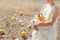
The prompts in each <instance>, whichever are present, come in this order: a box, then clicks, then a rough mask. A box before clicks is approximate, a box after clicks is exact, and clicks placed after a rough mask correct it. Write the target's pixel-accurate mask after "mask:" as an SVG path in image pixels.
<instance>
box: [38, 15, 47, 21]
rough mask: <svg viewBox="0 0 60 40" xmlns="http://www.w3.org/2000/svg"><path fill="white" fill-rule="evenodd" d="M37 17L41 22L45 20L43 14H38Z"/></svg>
mask: <svg viewBox="0 0 60 40" xmlns="http://www.w3.org/2000/svg"><path fill="white" fill-rule="evenodd" d="M37 19H38V20H40V21H41V22H46V18H45V17H44V16H43V15H38V17H37Z"/></svg>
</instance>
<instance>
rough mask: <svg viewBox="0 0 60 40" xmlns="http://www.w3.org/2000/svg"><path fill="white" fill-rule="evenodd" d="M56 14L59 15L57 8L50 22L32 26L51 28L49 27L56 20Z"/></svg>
mask: <svg viewBox="0 0 60 40" xmlns="http://www.w3.org/2000/svg"><path fill="white" fill-rule="evenodd" d="M58 13H59V8H57V9H56V10H55V12H54V14H53V17H52V21H51V22H48V23H40V24H37V25H34V26H43V27H45V26H51V25H53V24H54V22H55V20H56V18H57V16H58Z"/></svg>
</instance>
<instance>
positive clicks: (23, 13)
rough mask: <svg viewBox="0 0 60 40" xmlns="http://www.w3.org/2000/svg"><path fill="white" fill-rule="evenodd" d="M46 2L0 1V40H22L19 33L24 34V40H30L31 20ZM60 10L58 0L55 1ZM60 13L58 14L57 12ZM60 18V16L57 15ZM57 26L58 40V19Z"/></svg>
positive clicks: (30, 0) (59, 35)
mask: <svg viewBox="0 0 60 40" xmlns="http://www.w3.org/2000/svg"><path fill="white" fill-rule="evenodd" d="M46 3H47V0H0V40H15V39H16V38H17V39H19V40H24V38H22V35H21V33H22V32H23V31H25V32H26V34H25V35H27V37H26V38H25V39H26V40H31V32H32V27H31V25H30V21H31V19H33V18H34V16H35V15H36V14H39V12H40V10H41V8H42V7H43V5H44V4H46ZM55 3H56V5H57V6H59V8H60V0H55ZM59 13H60V12H59ZM59 17H60V14H59ZM58 21H59V23H58V26H57V33H58V34H57V35H58V37H57V40H60V18H59V20H58Z"/></svg>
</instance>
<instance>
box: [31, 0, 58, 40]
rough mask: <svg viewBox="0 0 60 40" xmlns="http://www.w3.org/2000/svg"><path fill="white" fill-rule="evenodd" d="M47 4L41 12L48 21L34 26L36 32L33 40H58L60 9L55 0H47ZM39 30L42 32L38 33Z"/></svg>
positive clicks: (33, 34)
mask: <svg viewBox="0 0 60 40" xmlns="http://www.w3.org/2000/svg"><path fill="white" fill-rule="evenodd" d="M47 2H48V4H46V5H45V6H44V7H43V8H42V10H41V12H40V13H41V14H42V15H43V16H44V17H45V18H46V21H45V22H42V23H39V24H34V25H33V26H34V29H35V30H34V31H33V32H32V40H57V22H58V14H59V13H58V12H59V8H58V7H57V6H56V5H55V3H54V0H47ZM35 23H37V22H35ZM38 29H39V30H40V32H38V31H36V30H38ZM37 33H38V34H37ZM36 34H37V35H36ZM36 37H37V38H36Z"/></svg>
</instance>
